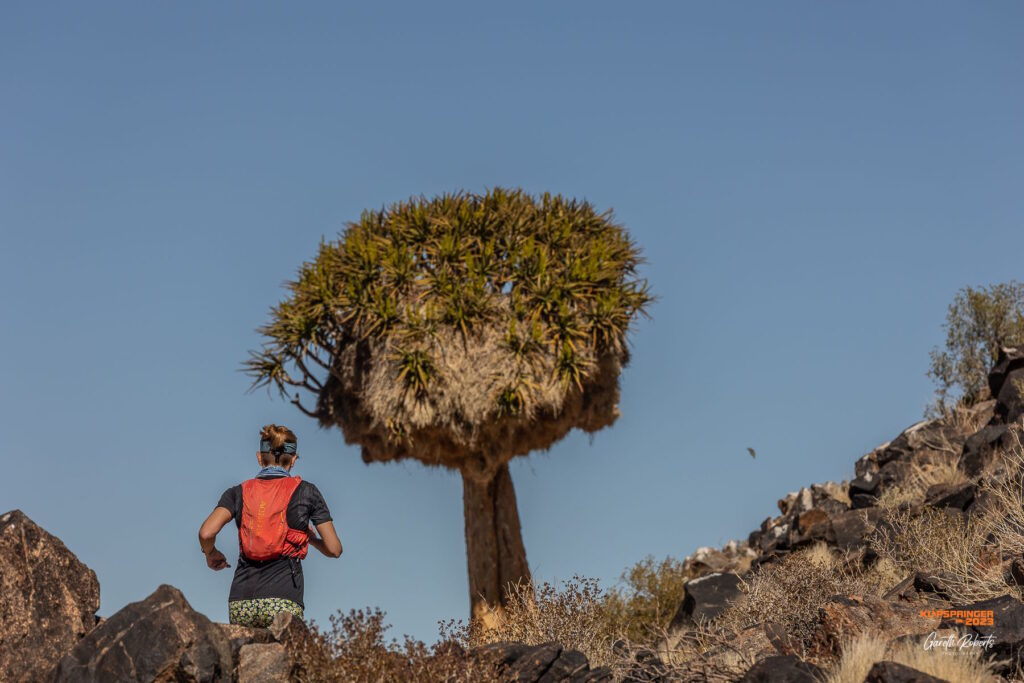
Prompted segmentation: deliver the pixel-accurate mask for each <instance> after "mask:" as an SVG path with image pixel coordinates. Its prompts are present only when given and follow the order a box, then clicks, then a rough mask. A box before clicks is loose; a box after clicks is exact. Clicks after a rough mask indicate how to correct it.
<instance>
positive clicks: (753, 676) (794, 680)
mask: <svg viewBox="0 0 1024 683" xmlns="http://www.w3.org/2000/svg"><path fill="white" fill-rule="evenodd" d="M819 680H821V670H820V669H819V668H818V667H816V666H814V665H813V664H811V663H810V662H805V661H803V660H801V659H799V658H798V657H796V656H795V655H775V656H772V657H766V658H765V659H762V660H761V661H759V662H757V663H756V664H754V666H752V667H750V669H748V670H747V673H746V674H745V675H744V676H743V678H742V679H741V683H817V682H818V681H819Z"/></svg>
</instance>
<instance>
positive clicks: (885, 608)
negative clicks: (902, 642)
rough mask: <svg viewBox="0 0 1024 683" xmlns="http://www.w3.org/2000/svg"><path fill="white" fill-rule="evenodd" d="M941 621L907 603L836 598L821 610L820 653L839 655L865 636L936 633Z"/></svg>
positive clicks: (819, 614) (856, 596)
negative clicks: (851, 641) (847, 643)
mask: <svg viewBox="0 0 1024 683" xmlns="http://www.w3.org/2000/svg"><path fill="white" fill-rule="evenodd" d="M938 623H939V618H938V617H928V618H925V617H924V616H922V614H921V611H920V610H919V609H916V608H914V607H912V606H910V605H908V604H906V603H902V602H888V601H886V600H883V599H881V598H876V597H874V596H871V595H864V596H860V595H850V596H842V595H834V596H832V597H831V598H829V599H828V600H826V601H825V602H824V604H823V605H822V606H821V607H820V608H819V610H818V629H817V632H816V634H815V638H814V640H815V641H816V645H817V648H816V649H818V650H819V651H824V652H832V653H835V654H838V653H839V651H840V650H841V648H842V644H843V643H844V642H845V641H847V640H848V639H850V638H854V637H856V636H858V635H860V634H862V633H885V634H886V636H887V637H889V638H895V637H898V636H904V635H918V634H922V633H928V632H929V631H933V630H935V627H936V625H937V624H938Z"/></svg>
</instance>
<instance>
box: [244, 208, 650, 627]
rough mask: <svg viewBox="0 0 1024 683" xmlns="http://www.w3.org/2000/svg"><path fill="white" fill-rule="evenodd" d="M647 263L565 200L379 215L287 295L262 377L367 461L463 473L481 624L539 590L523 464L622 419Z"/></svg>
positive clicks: (603, 218) (324, 250)
mask: <svg viewBox="0 0 1024 683" xmlns="http://www.w3.org/2000/svg"><path fill="white" fill-rule="evenodd" d="M640 263H641V259H640V254H639V250H638V249H637V247H636V246H635V245H634V243H633V242H632V241H631V239H630V237H629V235H628V234H627V233H626V231H625V230H624V229H623V228H622V227H621V226H620V225H617V224H616V223H615V222H613V220H612V215H611V212H610V211H609V212H605V213H597V212H596V211H595V210H594V208H593V207H592V206H591V205H590V204H589V203H587V202H585V201H582V202H581V201H577V200H569V199H565V198H563V197H562V196H560V195H556V196H551V195H549V194H547V193H545V194H544V195H543V196H542V197H538V198H534V197H531V196H530V195H528V194H525V193H523V192H522V191H520V190H513V191H509V190H503V189H494V190H492V191H489V192H487V193H486V194H484V195H476V194H463V193H460V194H455V195H444V196H441V197H436V198H434V199H430V200H427V199H425V198H422V197H421V198H419V199H412V200H410V201H408V202H403V203H399V204H395V205H393V206H391V207H390V208H389V209H387V210H383V209H382V210H380V211H365V212H363V215H362V216H361V217H360V220H359V221H358V222H354V223H350V224H349V225H348V226H347V228H346V229H345V230H344V231H343V232H342V234H341V235H340V237H339V239H338V241H336V242H331V243H325V242H323V241H321V244H320V248H319V252H318V254H317V256H316V258H315V259H313V260H312V261H310V262H306V263H304V264H303V265H302V266H301V268H300V269H299V274H298V279H297V280H295V281H294V282H290V283H288V285H287V286H288V288H289V289H290V291H291V295H290V296H289V297H287V298H286V299H285V300H283V301H282V302H281V303H279V304H278V305H277V306H275V307H274V308H273V309H272V312H271V319H270V322H269V323H268V324H267V325H265V326H264V327H261V328H260V329H259V332H261V333H262V334H263V335H264V336H265V338H266V341H265V343H264V345H263V348H262V350H261V351H259V352H251V358H250V359H249V360H248V361H247V363H246V369H247V371H248V372H249V373H250V374H251V375H252V376H253V377H254V382H253V387H254V388H255V387H257V386H263V385H267V386H268V387H269V386H271V385H273V386H274V387H276V388H277V390H278V391H279V392H280V393H281V395H282V396H286V397H288V396H289V395H290V397H291V400H292V402H293V403H294V404H295V405H296V406H297V407H298V408H299V409H300V410H302V412H304V413H305V414H307V415H309V416H310V417H313V418H316V420H318V421H319V423H320V425H321V426H324V427H328V426H332V425H336V426H338V427H340V429H341V431H342V433H343V434H344V437H345V442H346V443H348V444H359V445H360V447H361V449H362V457H363V461H364V462H367V463H369V462H374V461H379V462H385V461H389V460H402V459H406V458H413V459H415V460H419V461H420V462H422V463H425V464H427V465H439V466H442V467H447V468H451V469H454V470H458V471H459V472H460V473H461V475H462V482H463V504H464V511H465V522H466V552H467V558H468V564H469V588H470V601H471V604H472V610H473V614H474V616H479V615H480V613H481V607H482V606H483V605H485V604H487V605H491V606H497V605H500V604H501V602H502V601H503V600H504V599H505V590H504V589H505V587H506V585H507V584H508V583H509V582H513V583H514V582H516V581H519V580H529V569H528V567H527V563H526V551H525V550H524V548H523V541H522V535H521V533H520V527H519V514H518V511H517V509H516V499H515V490H514V489H513V486H512V479H511V477H510V476H509V470H508V462H509V460H511V459H512V458H514V457H516V456H519V455H527V454H529V453H530V452H531V451H534V450H537V449H546V448H549V447H550V446H551V445H552V444H553V443H555V442H556V441H558V440H559V439H561V438H562V437H564V436H565V435H566V434H567V433H568V432H569V430H571V429H573V428H579V429H582V430H584V431H586V432H595V431H597V430H599V429H601V428H602V427H606V426H608V425H610V424H611V423H612V422H614V421H615V419H616V417H618V414H619V412H618V408H617V402H618V397H619V388H618V379H619V372H620V371H621V369H622V367H623V366H624V365H625V364H626V363H627V361H628V360H629V351H628V349H627V345H626V335H627V331H628V329H629V327H630V325H631V323H632V322H633V321H634V320H635V318H636V317H637V315H638V314H641V313H643V312H644V309H645V307H646V306H647V304H649V302H650V301H651V297H650V295H649V294H648V290H647V283H646V281H644V280H642V279H641V278H640V277H639V276H638V274H637V266H638V265H639V264H640ZM302 390H306V391H308V392H310V393H311V394H312V402H310V403H308V404H306V405H304V404H303V402H302Z"/></svg>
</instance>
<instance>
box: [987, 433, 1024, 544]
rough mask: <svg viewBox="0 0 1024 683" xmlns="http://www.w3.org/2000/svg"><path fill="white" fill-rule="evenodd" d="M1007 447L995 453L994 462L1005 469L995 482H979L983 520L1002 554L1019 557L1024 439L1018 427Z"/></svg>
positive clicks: (1023, 534) (1023, 527)
mask: <svg viewBox="0 0 1024 683" xmlns="http://www.w3.org/2000/svg"><path fill="white" fill-rule="evenodd" d="M1009 441H1010V443H1009V445H1008V447H1006V448H1004V449H1001V450H1000V451H998V452H997V459H998V461H999V462H1000V463H1001V464H1002V465H1003V467H1004V468H1005V474H1004V475H1003V476H1002V477H1000V478H998V479H988V480H985V481H984V482H983V483H982V486H981V491H982V493H983V495H984V496H985V498H986V508H985V511H984V513H983V516H984V520H985V522H986V524H987V526H988V527H989V528H990V529H991V531H992V533H993V534H994V535H995V537H996V538H997V539H998V541H999V546H1000V549H1001V550H1002V551H1003V552H1004V553H1012V554H1014V555H1017V556H1020V555H1021V554H1022V553H1024V440H1022V437H1021V425H1015V428H1014V429H1012V430H1011V431H1010V437H1009Z"/></svg>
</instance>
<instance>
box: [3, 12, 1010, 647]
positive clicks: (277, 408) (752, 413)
mask: <svg viewBox="0 0 1024 683" xmlns="http://www.w3.org/2000/svg"><path fill="white" fill-rule="evenodd" d="M352 5H353V6H350V7H343V6H341V4H340V3H334V4H331V5H330V6H328V5H327V4H326V3H319V4H318V3H302V6H301V8H300V7H299V6H298V5H290V4H282V3H234V2H223V3H213V4H211V3H178V2H176V3H128V2H125V3H117V2H107V3H65V4H61V3H18V4H15V3H6V4H5V5H4V7H3V8H2V9H0V321H2V327H0V329H2V337H0V378H2V379H0V387H2V389H0V434H2V452H3V454H4V456H5V457H4V465H3V474H2V475H0V512H2V511H4V510H6V509H10V508H20V509H22V510H24V511H25V512H26V513H27V514H28V515H29V516H30V517H32V518H33V519H34V520H36V521H37V522H39V523H40V524H42V525H43V526H44V527H46V528H47V529H49V530H50V531H51V532H53V533H55V534H57V535H58V536H59V537H61V538H62V539H63V540H64V541H65V543H66V544H67V545H68V546H69V547H70V548H71V549H72V550H73V551H74V552H75V553H77V555H78V556H79V557H80V558H81V559H82V560H83V561H85V562H86V563H87V564H88V565H89V566H90V567H92V568H93V569H94V570H95V571H96V573H97V574H98V576H99V579H100V583H101V588H102V607H101V610H100V611H101V614H104V615H109V614H111V613H112V612H114V611H115V610H117V609H118V608H120V607H121V606H123V605H124V604H126V603H127V602H130V601H134V600H139V599H141V598H143V597H145V596H146V595H148V594H149V593H150V592H151V591H152V590H153V589H155V588H156V586H157V585H158V584H160V583H164V582H167V583H171V584H174V585H175V586H178V587H179V588H181V589H182V590H183V591H184V593H185V595H186V597H187V598H188V599H189V601H190V602H191V603H192V605H193V606H195V607H196V608H197V609H199V610H201V611H203V612H204V613H206V614H208V615H209V616H210V617H212V618H215V619H217V620H221V621H225V620H226V619H227V607H226V600H227V591H228V586H229V583H230V580H231V575H230V572H228V571H225V572H221V573H219V574H215V573H213V572H211V571H209V570H208V569H207V568H206V566H205V564H204V562H203V557H202V555H201V554H200V551H199V546H198V542H197V540H196V531H197V529H198V526H199V524H200V522H201V521H202V520H203V518H204V517H205V516H206V515H207V514H208V513H209V512H210V510H211V509H212V508H213V506H214V505H215V504H216V501H217V499H218V496H219V495H220V493H221V492H222V491H223V490H224V489H225V488H227V487H228V486H230V485H232V484H235V483H238V482H239V481H240V480H242V479H244V478H247V477H249V476H251V475H252V474H253V473H254V472H255V451H256V447H257V436H258V430H259V428H260V426H261V425H263V424H265V423H268V422H278V423H284V424H286V425H289V426H291V427H292V428H293V429H294V430H295V431H296V432H297V434H298V436H299V449H300V452H301V454H302V456H303V458H302V459H301V460H300V461H299V466H298V470H297V471H298V472H299V473H300V474H301V475H302V476H304V477H305V478H307V479H309V480H312V481H313V482H315V483H316V484H317V485H318V486H319V487H320V489H321V490H322V491H323V493H324V495H325V496H326V498H327V501H328V503H329V505H330V507H331V509H332V512H333V513H334V516H335V521H336V524H337V527H338V529H339V531H340V533H341V537H342V540H343V542H344V546H345V553H344V555H343V556H342V558H341V559H340V560H327V559H326V558H323V557H321V556H315V557H311V559H309V560H308V561H307V562H306V563H305V568H306V577H307V589H306V602H307V607H308V611H307V614H308V615H309V616H311V617H313V618H315V619H316V620H317V621H320V622H321V623H323V622H325V621H326V618H327V616H328V615H329V614H330V613H332V612H333V611H334V610H336V609H344V610H346V611H347V610H348V609H350V608H353V607H362V606H366V605H376V606H380V607H381V608H382V609H384V610H386V611H387V612H388V615H389V621H390V622H391V623H392V624H393V625H394V635H401V634H402V633H409V634H411V635H415V636H418V637H420V638H424V639H427V640H433V638H434V637H435V636H436V633H437V630H436V621H437V620H439V619H444V618H448V617H465V616H466V614H467V612H468V603H469V600H468V589H467V582H466V564H465V545H464V540H463V521H462V501H461V482H460V480H459V478H458V476H457V475H456V474H453V473H450V472H444V471H440V470H428V469H425V468H423V467H421V466H419V465H417V464H399V465H395V464H387V465H381V464H376V465H372V466H367V465H364V464H363V463H362V461H361V460H360V458H359V453H358V449H356V448H352V447H347V446H345V445H344V444H343V442H342V438H341V435H340V433H339V432H337V431H336V430H330V431H322V430H320V429H318V428H317V427H316V426H315V425H314V424H313V422H312V421H311V420H309V419H308V418H306V417H304V416H303V415H302V414H300V413H299V412H298V411H297V410H295V409H294V408H293V407H292V406H291V405H289V404H288V403H286V402H283V401H281V400H279V399H277V398H276V397H275V398H270V397H268V395H267V394H266V392H262V391H261V392H256V393H252V394H247V393H246V389H247V387H248V385H249V380H248V378H247V377H246V376H245V375H244V374H243V373H242V372H240V371H239V368H240V367H241V363H242V362H243V361H244V360H245V358H246V357H247V351H248V350H249V349H252V348H256V347H257V345H258V343H259V341H260V340H259V337H258V335H257V334H256V332H255V328H256V327H257V326H259V325H261V324H262V323H263V322H264V321H266V320H267V316H268V311H269V308H270V307H271V306H272V305H273V304H274V303H276V302H277V301H278V300H279V299H280V298H281V297H282V296H283V294H284V290H283V289H282V283H284V282H285V281H286V280H288V279H290V278H291V277H293V275H294V274H295V272H296V269H297V268H298V266H299V265H300V264H301V263H302V261H303V260H304V259H308V258H311V257H313V255H314V254H315V250H316V247H317V244H318V242H319V240H320V239H321V236H325V237H326V238H328V239H332V238H334V237H335V236H336V235H337V234H338V232H339V230H340V229H341V228H342V227H343V226H344V224H345V223H346V221H349V220H353V219H355V218H357V217H358V216H359V213H360V211H362V209H364V208H366V207H380V206H381V205H383V204H386V203H390V202H392V201H395V200H399V199H404V198H407V197H409V196H410V195H417V194H420V193H423V194H426V195H433V194H436V193H440V192H444V191H452V190H457V189H460V188H464V189H467V190H471V191H483V190H485V189H486V188H488V187H493V186H496V185H506V186H521V187H523V188H524V189H526V190H528V191H531V192H541V191H544V190H550V191H553V192H562V193H565V194H568V195H574V196H577V197H583V198H586V199H588V200H590V201H591V202H593V203H594V204H595V205H596V206H597V207H599V208H601V209H605V208H612V209H614V210H615V213H616V216H617V218H618V219H619V220H620V221H621V222H622V223H623V224H624V225H626V226H627V227H628V228H629V230H630V231H631V232H632V234H633V236H634V237H635V238H636V240H637V241H638V242H639V244H640V245H641V246H642V247H643V249H644V252H645V254H646V256H647V258H648V261H649V263H648V264H647V266H646V268H645V270H644V273H645V275H646V276H647V277H648V278H649V280H650V284H651V287H652V289H653V291H654V292H655V293H656V294H657V295H658V296H659V297H660V299H659V300H658V302H657V304H656V305H654V306H653V307H652V309H651V315H652V320H651V321H643V322H641V323H640V324H639V325H638V326H637V328H636V330H635V333H634V335H633V337H632V343H633V362H632V363H631V365H630V366H629V367H628V368H627V369H626V370H625V372H624V375H623V377H622V401H621V404H620V406H621V410H622V413H623V416H622V418H621V419H620V420H619V421H618V422H617V423H616V424H615V425H614V426H613V427H612V428H610V429H607V430H605V431H603V432H601V433H598V434H597V435H596V436H595V437H594V438H593V439H592V440H590V439H588V438H587V437H586V436H584V435H579V434H574V435H571V436H570V437H569V438H567V439H566V440H564V441H563V442H562V443H560V444H558V445H557V446H555V447H554V448H552V449H551V451H550V452H547V453H539V454H535V455H533V456H531V457H530V458H529V459H523V458H520V459H518V460H517V461H515V462H514V463H513V465H512V476H513V479H514V481H515V485H516V489H517V494H518V499H519V510H520V515H521V518H522V524H523V535H524V539H525V543H526V549H527V556H528V558H529V562H530V565H531V566H532V567H533V570H534V572H535V575H536V576H537V577H538V578H541V579H549V580H551V579H565V578H568V577H570V576H571V575H572V574H573V573H580V574H584V575H588V576H595V577H598V578H600V579H601V580H602V581H604V582H605V585H613V584H614V582H615V581H616V580H617V578H618V576H619V575H620V573H621V572H622V571H623V570H624V569H625V568H626V567H627V566H629V565H631V564H633V563H634V562H636V561H638V560H640V559H642V558H643V557H644V556H645V555H647V554H653V555H655V556H657V557H663V556H665V555H669V554H671V555H675V556H678V557H682V556H685V555H687V554H689V553H691V552H692V551H693V550H694V549H696V548H697V547H699V546H702V545H716V544H721V543H724V542H726V541H728V540H729V539H730V538H734V537H739V538H742V537H745V536H746V534H747V533H748V532H749V531H751V530H752V529H754V528H756V527H757V526H758V524H759V523H760V522H761V520H762V519H764V518H765V517H767V516H769V515H771V514H773V513H777V508H776V500H777V499H778V498H780V497H782V496H783V495H784V494H785V493H786V492H787V491H790V490H795V489H797V488H798V487H799V486H801V485H804V484H810V483H812V482H815V481H824V480H827V479H835V480H839V479H843V478H844V477H850V476H852V470H853V462H854V460H855V459H856V458H857V457H858V456H860V455H861V454H863V453H865V452H867V451H868V450H870V449H871V448H872V447H874V446H875V445H877V444H879V443H881V442H883V441H885V440H886V439H888V438H891V437H893V436H895V435H896V434H897V433H898V432H899V431H900V430H901V429H902V428H904V427H905V426H907V425H908V424H910V423H912V422H914V421H915V420H917V419H919V418H920V417H921V414H922V410H923V408H924V406H925V404H926V403H927V402H928V400H929V397H930V394H931V390H932V387H931V384H930V382H929V380H928V378H927V377H926V376H925V371H926V369H927V365H928V351H929V350H930V349H931V348H932V347H933V346H934V345H936V344H940V343H941V342H942V339H943V331H942V322H943V319H944V315H945V309H946V306H947V304H948V303H949V302H950V301H951V299H952V297H953V295H954V293H955V292H956V290H957V289H959V288H961V287H963V286H965V285H984V284H989V283H994V282H1001V281H1007V280H1010V279H1012V278H1017V279H1024V272H1022V267H1021V266H1022V263H1024V256H1022V251H1024V233H1022V229H1024V222H1022V220H1021V218H1022V215H1024V192H1022V186H1024V125H1022V124H1024V88H1022V87H1021V86H1022V81H1021V74H1022V73H1024V41H1021V39H1020V38H1021V35H1022V33H1024V5H1022V4H1020V3H1017V2H986V3H966V2H962V3H949V2H934V1H931V0H929V1H927V2H900V3H889V2H875V3H823V2H799V3H786V2H776V3H699V4H698V3H678V2H666V3H617V4H609V3H602V2H593V1H588V2H558V3H550V2H546V3H514V4H509V3H468V2H467V3H463V4H451V3H408V4H399V3H361V4H360V6H358V7H357V6H354V5H355V3H352ZM748 446H751V447H753V448H755V449H756V450H757V453H758V456H757V459H756V460H752V459H751V458H750V456H749V455H747V451H746V448H747V447H748ZM219 545H220V546H221V547H222V548H223V549H224V550H225V551H227V554H228V556H229V561H230V562H231V563H232V565H233V564H234V559H235V554H236V553H237V549H236V543H235V541H234V540H233V532H232V529H231V528H230V527H229V528H228V529H227V531H226V533H225V534H224V536H222V539H221V542H220V544H219Z"/></svg>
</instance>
